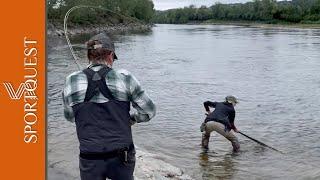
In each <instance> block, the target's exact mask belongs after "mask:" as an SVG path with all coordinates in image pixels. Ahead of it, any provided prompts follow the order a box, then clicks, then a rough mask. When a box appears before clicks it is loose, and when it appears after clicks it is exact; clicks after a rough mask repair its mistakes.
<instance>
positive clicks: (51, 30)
mask: <svg viewBox="0 0 320 180" xmlns="http://www.w3.org/2000/svg"><path fill="white" fill-rule="evenodd" d="M152 27H153V25H152V24H142V23H120V24H103V25H90V26H79V25H77V26H75V25H68V35H71V36H72V35H79V34H92V33H99V32H102V31H104V32H106V33H110V34H119V33H129V32H130V33H134V32H137V33H138V32H148V31H151V29H152ZM47 35H48V36H64V29H63V24H62V23H52V22H48V24H47Z"/></svg>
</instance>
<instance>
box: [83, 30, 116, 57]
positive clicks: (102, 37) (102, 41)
mask: <svg viewBox="0 0 320 180" xmlns="http://www.w3.org/2000/svg"><path fill="white" fill-rule="evenodd" d="M89 41H98V43H96V44H95V45H93V46H91V47H87V48H88V49H98V48H105V49H108V50H109V51H113V52H114V59H118V57H117V55H116V53H115V48H114V43H113V42H112V40H111V39H110V37H109V36H107V35H106V34H105V33H100V34H97V35H95V36H93V37H91V38H90V40H89Z"/></svg>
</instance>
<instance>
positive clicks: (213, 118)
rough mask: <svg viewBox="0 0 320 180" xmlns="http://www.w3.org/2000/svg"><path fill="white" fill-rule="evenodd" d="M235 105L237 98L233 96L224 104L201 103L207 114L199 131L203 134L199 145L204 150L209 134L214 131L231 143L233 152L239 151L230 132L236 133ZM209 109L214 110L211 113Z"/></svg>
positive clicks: (207, 143) (236, 142)
mask: <svg viewBox="0 0 320 180" xmlns="http://www.w3.org/2000/svg"><path fill="white" fill-rule="evenodd" d="M237 103H238V101H237V98H236V97H234V96H227V97H226V98H225V101H224V102H211V101H206V102H204V103H203V104H204V108H205V110H206V112H207V118H206V119H205V122H204V123H203V124H202V125H201V131H202V132H203V134H202V143H201V145H202V147H203V148H204V149H208V146H209V139H210V133H211V132H212V131H216V132H217V133H219V134H221V135H222V136H224V137H225V138H227V139H228V140H229V141H230V142H231V144H232V146H233V150H234V151H239V149H240V144H239V141H238V138H237V137H236V136H235V135H234V133H232V131H231V130H233V131H234V132H238V129H237V128H236V126H235V125H234V119H235V110H234V106H235V105H236V104H237ZM210 107H211V108H214V111H213V112H211V111H210Z"/></svg>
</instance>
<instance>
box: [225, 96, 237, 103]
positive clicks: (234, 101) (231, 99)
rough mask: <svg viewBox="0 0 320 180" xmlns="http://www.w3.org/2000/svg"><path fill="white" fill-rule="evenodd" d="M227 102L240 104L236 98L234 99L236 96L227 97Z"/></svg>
mask: <svg viewBox="0 0 320 180" xmlns="http://www.w3.org/2000/svg"><path fill="white" fill-rule="evenodd" d="M226 101H227V102H233V103H235V104H237V103H239V101H238V99H237V98H236V97H234V96H227V97H226Z"/></svg>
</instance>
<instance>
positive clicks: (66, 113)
mask: <svg viewBox="0 0 320 180" xmlns="http://www.w3.org/2000/svg"><path fill="white" fill-rule="evenodd" d="M62 98H63V107H64V108H63V111H64V117H65V118H66V120H67V121H70V122H74V121H75V119H74V114H73V110H72V107H71V106H70V105H69V102H68V98H67V97H66V96H65V95H64V92H62Z"/></svg>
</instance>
